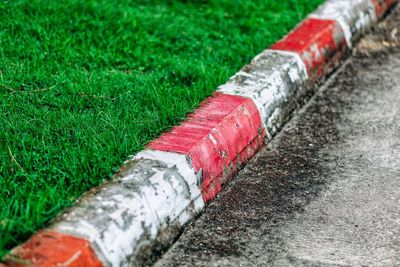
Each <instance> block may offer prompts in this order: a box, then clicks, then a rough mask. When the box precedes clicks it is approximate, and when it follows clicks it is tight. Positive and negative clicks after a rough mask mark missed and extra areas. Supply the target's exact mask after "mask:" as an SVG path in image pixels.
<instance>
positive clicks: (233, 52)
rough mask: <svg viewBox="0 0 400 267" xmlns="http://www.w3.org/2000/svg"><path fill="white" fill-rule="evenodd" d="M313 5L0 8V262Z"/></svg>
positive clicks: (66, 1) (262, 0)
mask: <svg viewBox="0 0 400 267" xmlns="http://www.w3.org/2000/svg"><path fill="white" fill-rule="evenodd" d="M321 2H322V0H283V1H275V0H269V1H268V0H253V1H251V0H209V1H205V0H204V1H201V0H194V1H183V0H182V1H167V0H164V1H162V0H159V1H150V0H149V1H146V0H136V1H128V0H119V1H115V0H97V1H93V0H86V1H80V0H57V1H44V0H43V1H39V0H10V1H1V2H0V25H1V27H0V257H1V256H2V255H4V254H5V253H6V252H7V250H8V249H10V248H11V247H13V246H14V245H16V244H18V243H20V242H22V241H24V240H25V239H26V238H28V237H29V235H31V234H32V233H33V232H34V231H35V230H37V229H38V228H40V227H44V226H45V225H46V223H48V222H49V220H50V219H52V218H54V216H56V215H57V214H58V213H59V212H60V211H61V210H63V209H64V208H66V207H68V206H70V205H71V204H72V203H73V201H74V200H75V199H76V198H78V197H79V196H80V195H81V194H82V193H83V192H85V191H87V190H89V189H90V188H92V187H93V186H96V185H98V184H100V183H101V182H102V181H104V179H108V178H109V177H110V176H111V175H112V173H113V171H114V170H115V168H116V167H118V166H119V165H120V164H121V162H122V161H123V160H124V159H126V158H127V157H128V156H129V155H131V154H133V153H135V152H137V151H139V150H141V149H142V148H143V146H144V145H145V144H146V143H147V142H148V141H149V140H151V139H153V138H156V137H157V136H158V135H159V134H160V133H162V132H163V131H165V130H167V129H168V128H170V127H171V126H173V125H175V124H177V123H179V122H180V121H181V120H182V119H184V118H185V114H187V112H190V111H192V110H193V109H194V108H195V107H196V105H198V103H199V102H201V101H202V100H203V99H204V98H206V97H207V96H209V95H210V94H211V93H212V92H213V91H214V90H215V89H216V87H217V86H218V85H219V84H222V83H223V82H225V81H226V80H227V79H228V78H229V76H230V75H232V74H234V73H235V72H236V71H237V70H238V69H239V68H240V67H241V66H242V65H244V64H245V63H246V62H248V61H249V60H250V59H251V58H252V57H253V56H254V55H256V54H257V53H258V52H260V51H261V50H263V49H264V48H266V47H268V46H269V45H270V44H271V43H273V42H275V41H277V40H278V39H279V38H281V37H282V36H283V35H284V34H285V33H287V32H288V31H289V30H290V29H292V28H293V27H294V26H295V25H296V24H297V23H298V22H299V21H300V20H301V19H303V18H304V16H305V15H307V14H308V13H309V12H311V11H312V10H313V9H315V8H316V6H317V4H319V3H321Z"/></svg>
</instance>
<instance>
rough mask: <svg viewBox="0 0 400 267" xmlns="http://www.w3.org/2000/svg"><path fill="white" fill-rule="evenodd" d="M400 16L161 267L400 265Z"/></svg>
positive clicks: (366, 42)
mask: <svg viewBox="0 0 400 267" xmlns="http://www.w3.org/2000/svg"><path fill="white" fill-rule="evenodd" d="M399 11H400V9H399V8H397V9H396V12H395V15H394V16H392V17H391V18H390V20H388V21H384V22H383V23H381V24H380V26H379V27H377V29H376V30H374V33H373V35H371V36H368V37H367V38H365V39H363V40H362V41H361V42H360V44H358V45H357V49H356V51H355V53H354V57H353V58H352V59H350V60H349V61H348V62H347V64H346V66H345V67H344V68H343V69H342V70H341V71H340V73H339V74H338V75H337V77H336V78H335V79H333V80H331V81H330V82H329V84H328V86H327V87H325V88H324V89H323V90H321V91H320V92H318V93H317V95H316V97H315V98H313V99H312V101H311V102H310V103H309V104H308V105H307V106H306V107H305V108H303V109H302V110H301V111H300V112H298V114H296V115H295V116H294V118H293V119H292V120H291V121H290V122H289V123H288V124H287V125H286V126H285V127H284V129H283V131H282V132H281V133H279V134H278V135H277V136H276V138H275V139H274V140H273V141H272V142H271V143H270V144H269V145H268V146H267V147H266V148H265V149H263V150H262V151H261V153H260V154H259V155H258V156H257V157H256V158H255V159H253V160H252V161H251V162H250V163H249V164H248V165H247V167H246V168H245V169H244V170H243V171H242V172H241V173H240V174H239V176H238V177H237V178H236V179H235V181H234V182H232V183H231V184H230V185H229V186H228V188H227V190H226V191H224V192H223V193H222V194H221V195H220V197H218V198H217V199H216V201H215V202H213V203H212V204H211V205H210V206H209V207H208V208H207V210H206V212H205V213H204V214H202V215H201V216H200V217H199V219H198V220H197V221H196V222H195V223H193V224H192V225H191V226H190V227H189V228H188V229H187V230H186V231H185V232H184V234H183V235H182V236H181V238H180V239H179V241H178V242H176V243H175V244H174V245H173V247H172V248H171V249H170V250H169V251H168V253H166V254H165V255H164V256H163V258H162V259H161V260H160V261H158V262H157V263H156V266H266V265H270V266H399V265H400V235H399V233H400V209H399V205H400V190H399V188H400V178H399V177H400V134H399V133H400V78H399V77H400V47H399V45H400V42H399V34H398V32H399V31H398V30H397V31H396V30H395V29H396V28H397V29H400V14H399ZM396 32H397V33H396ZM376 47H378V48H379V49H377V48H376Z"/></svg>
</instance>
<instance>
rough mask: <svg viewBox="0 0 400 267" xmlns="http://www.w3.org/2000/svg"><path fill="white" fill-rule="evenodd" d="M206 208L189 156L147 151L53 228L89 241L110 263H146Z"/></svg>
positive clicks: (123, 264)
mask: <svg viewBox="0 0 400 267" xmlns="http://www.w3.org/2000/svg"><path fill="white" fill-rule="evenodd" d="M157 158H158V160H157ZM160 158H161V159H162V160H160ZM163 160H164V161H163ZM203 206H204V202H202V199H201V193H200V190H199V189H198V187H197V179H196V176H195V174H194V171H193V169H191V168H190V166H189V165H188V162H187V160H186V158H185V156H183V155H178V154H173V153H160V152H159V153H155V152H152V151H144V152H141V153H139V154H138V155H137V156H136V157H135V158H133V159H132V160H129V161H128V162H126V164H125V165H124V167H122V168H121V170H120V171H119V172H118V173H117V175H116V176H115V178H114V179H113V181H112V182H109V183H107V184H106V185H105V186H103V187H102V188H100V190H99V191H98V192H97V193H95V194H94V195H92V196H90V197H88V198H87V199H85V198H83V199H82V201H81V202H80V203H79V204H78V205H77V206H76V207H74V208H73V209H72V210H71V211H69V212H67V213H65V214H64V215H62V217H61V221H60V222H58V223H56V224H55V225H53V227H52V229H55V230H56V231H60V232H64V233H68V234H72V235H74V236H82V237H84V238H86V239H87V240H89V241H90V242H91V244H92V247H93V248H94V249H95V251H96V253H97V255H98V257H99V258H100V259H101V260H102V262H104V265H105V266H131V265H132V264H138V265H141V264H143V262H142V261H143V260H144V261H146V260H149V259H151V253H152V252H153V250H152V247H157V246H158V247H163V246H168V245H170V243H171V242H172V241H173V240H174V238H175V237H176V234H177V233H178V231H179V229H180V228H181V226H182V225H183V224H184V223H186V222H187V221H188V220H189V219H191V218H193V217H194V216H195V215H196V213H198V212H199V211H200V210H201V209H202V208H203Z"/></svg>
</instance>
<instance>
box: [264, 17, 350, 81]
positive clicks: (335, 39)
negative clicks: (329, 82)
mask: <svg viewBox="0 0 400 267" xmlns="http://www.w3.org/2000/svg"><path fill="white" fill-rule="evenodd" d="M271 49H273V50H282V51H290V52H295V53H298V54H299V55H300V57H301V59H302V60H303V62H304V64H305V65H306V67H307V71H308V74H309V76H310V78H311V79H312V80H317V79H318V78H321V77H323V76H325V75H326V74H327V73H329V72H330V71H331V70H332V69H333V68H334V66H335V65H337V64H338V63H339V60H340V59H341V58H342V55H343V53H344V52H345V50H346V49H347V43H346V38H345V36H344V32H343V30H342V28H341V27H340V25H339V24H338V23H337V22H336V21H335V20H322V19H315V18H308V19H306V20H304V21H303V22H302V23H301V24H300V25H299V26H298V27H297V28H296V29H295V30H294V31H293V32H291V33H290V34H288V35H287V36H286V37H285V38H284V39H282V40H281V41H279V42H278V43H276V44H274V45H273V46H272V47H271Z"/></svg>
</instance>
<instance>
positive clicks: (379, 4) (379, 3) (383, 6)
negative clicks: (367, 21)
mask: <svg viewBox="0 0 400 267" xmlns="http://www.w3.org/2000/svg"><path fill="white" fill-rule="evenodd" d="M397 1H398V0H372V3H373V4H374V6H375V11H376V16H377V17H378V18H380V17H382V16H383V15H384V14H385V13H386V11H388V9H389V8H390V7H391V6H393V5H394V4H395V3H397Z"/></svg>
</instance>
